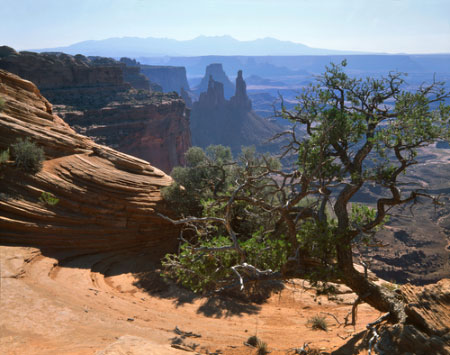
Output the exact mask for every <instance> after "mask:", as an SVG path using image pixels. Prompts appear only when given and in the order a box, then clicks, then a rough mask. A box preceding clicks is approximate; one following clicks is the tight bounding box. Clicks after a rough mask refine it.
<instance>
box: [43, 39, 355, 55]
mask: <svg viewBox="0 0 450 355" xmlns="http://www.w3.org/2000/svg"><path fill="white" fill-rule="evenodd" d="M36 50H37V51H39V52H64V53H68V54H84V55H99V56H107V57H160V56H205V55H245V56H266V55H281V56H285V55H333V54H357V53H358V52H352V51H337V50H330V49H322V48H312V47H308V46H306V45H303V44H300V43H293V42H289V41H280V40H277V39H275V38H263V39H257V40H253V41H238V40H237V39H234V38H233V37H231V36H216V37H207V36H200V37H197V38H194V39H192V40H187V41H177V40H174V39H168V38H152V37H148V38H138V37H124V38H109V39H104V40H98V41H84V42H79V43H75V44H72V45H70V46H67V47H55V48H44V49H36Z"/></svg>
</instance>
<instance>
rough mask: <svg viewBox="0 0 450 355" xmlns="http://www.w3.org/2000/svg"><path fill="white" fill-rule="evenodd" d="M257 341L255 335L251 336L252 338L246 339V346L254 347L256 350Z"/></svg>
mask: <svg viewBox="0 0 450 355" xmlns="http://www.w3.org/2000/svg"><path fill="white" fill-rule="evenodd" d="M259 341H260V340H259V338H258V337H257V336H256V335H252V336H250V337H248V339H247V344H248V345H251V346H254V347H255V348H256V346H257V345H258V342H259Z"/></svg>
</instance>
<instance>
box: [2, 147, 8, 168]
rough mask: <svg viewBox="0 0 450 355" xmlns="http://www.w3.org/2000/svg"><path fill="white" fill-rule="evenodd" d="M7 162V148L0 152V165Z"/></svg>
mask: <svg viewBox="0 0 450 355" xmlns="http://www.w3.org/2000/svg"><path fill="white" fill-rule="evenodd" d="M8 160H9V148H8V149H6V150H4V151H3V152H0V165H1V164H3V163H6V162H7V161H8Z"/></svg>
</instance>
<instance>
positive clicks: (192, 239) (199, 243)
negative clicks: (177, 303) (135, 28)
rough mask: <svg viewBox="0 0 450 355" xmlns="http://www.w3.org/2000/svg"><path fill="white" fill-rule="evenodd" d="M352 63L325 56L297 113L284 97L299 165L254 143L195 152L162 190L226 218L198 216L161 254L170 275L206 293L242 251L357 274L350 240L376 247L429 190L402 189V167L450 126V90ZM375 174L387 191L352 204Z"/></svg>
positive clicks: (177, 201)
mask: <svg viewBox="0 0 450 355" xmlns="http://www.w3.org/2000/svg"><path fill="white" fill-rule="evenodd" d="M346 64H347V63H346V62H345V61H343V62H342V63H341V64H340V65H335V64H331V65H330V67H327V68H326V71H325V73H324V74H323V75H322V76H320V77H318V79H317V83H316V84H314V85H310V86H309V87H308V88H306V89H305V90H304V91H303V92H302V93H301V94H300V95H299V96H298V100H299V104H298V105H297V106H296V108H295V110H294V111H293V112H288V111H287V110H286V109H285V108H284V107H282V111H281V115H282V116H283V117H285V118H287V119H289V120H290V121H291V122H294V123H296V124H298V125H301V126H302V127H303V128H304V130H303V131H302V132H304V134H303V135H302V136H301V138H299V137H297V136H296V134H294V133H291V134H290V135H289V136H288V138H289V139H290V140H289V142H288V144H287V145H286V148H285V149H286V150H285V151H283V152H281V153H282V154H281V155H282V156H286V155H287V154H289V153H291V154H292V153H293V154H294V156H296V158H297V159H296V162H295V164H294V165H293V166H291V167H289V166H285V167H281V165H280V162H279V160H278V159H277V158H275V157H272V156H269V155H258V154H256V152H255V149H254V148H244V149H243V150H242V153H241V154H240V156H239V157H238V159H237V160H236V161H233V160H232V156H231V152H230V150H229V149H228V148H225V147H223V146H212V147H208V149H207V150H206V151H203V150H202V149H200V148H197V147H194V148H191V149H190V150H189V151H188V152H187V154H186V166H185V167H177V168H175V169H174V170H173V172H172V176H173V177H174V180H175V183H174V184H173V185H172V186H170V187H168V188H167V189H165V190H164V191H163V196H164V198H165V199H166V201H167V202H168V204H169V205H170V206H171V207H172V209H173V210H175V211H176V212H177V213H178V215H179V216H197V217H200V216H203V217H215V218H216V220H215V222H217V218H220V219H221V220H220V221H222V222H223V223H218V224H215V222H214V224H213V223H203V222H202V224H199V223H191V224H190V225H188V226H187V228H189V229H190V231H191V234H190V235H189V237H187V238H186V239H187V240H186V239H185V240H184V241H183V244H182V245H181V247H180V253H179V254H178V255H167V256H166V258H165V259H164V261H163V265H164V267H165V270H164V275H165V276H166V277H170V278H174V279H176V280H178V281H179V282H180V283H182V284H183V285H184V286H186V287H188V288H190V289H192V290H194V291H197V292H200V291H205V290H206V291H207V290H213V289H222V288H223V286H225V285H230V284H232V283H233V281H234V282H235V281H236V275H235V274H234V272H233V270H232V267H233V266H236V265H243V263H244V262H245V263H247V264H250V265H253V266H254V267H256V268H259V269H262V270H268V269H271V270H273V271H276V270H283V272H285V273H286V274H289V272H290V271H291V270H290V268H291V265H292V267H298V266H299V265H300V264H301V262H302V261H303V260H307V261H309V260H310V259H313V261H314V262H313V263H312V264H313V265H320V267H319V268H317V269H315V270H313V271H311V273H310V275H309V276H310V278H311V280H312V281H313V282H316V281H319V280H329V278H330V277H336V276H339V277H340V278H341V279H342V280H344V281H346V278H347V277H349V278H351V277H352V275H353V274H352V273H348V272H347V273H345V271H346V270H347V271H348V270H349V269H351V268H352V267H353V261H352V246H353V245H354V244H359V243H361V242H362V243H365V244H366V246H370V244H371V243H369V242H370V238H371V237H372V235H373V234H374V233H375V232H376V231H378V230H379V229H380V228H382V227H383V225H384V224H385V223H386V222H387V219H388V213H389V211H390V210H391V208H392V207H394V206H397V205H402V204H405V203H410V202H414V201H415V200H416V198H417V196H419V194H420V196H423V193H421V192H420V191H412V192H411V191H408V192H402V191H401V189H400V185H401V181H399V177H401V175H403V174H405V173H407V171H408V168H409V167H410V166H412V165H414V164H416V163H417V160H416V158H417V155H418V153H419V152H420V150H419V149H420V148H422V147H425V146H427V145H429V144H431V143H434V142H435V141H436V140H438V139H448V138H449V137H450V133H449V125H450V122H449V118H450V106H447V105H445V104H443V102H444V100H445V99H447V98H448V97H450V93H448V92H445V91H444V86H443V84H442V83H436V82H434V83H432V84H431V85H429V86H426V85H423V86H422V87H421V88H420V89H418V90H417V91H416V92H408V91H405V90H404V89H403V83H404V79H403V78H404V75H403V74H401V73H390V74H389V75H388V76H387V77H382V78H377V79H375V78H367V79H359V78H353V77H349V76H348V75H347V74H346V73H345V71H344V68H345V66H346ZM436 104H439V106H438V107H437V109H431V107H432V106H431V105H433V106H435V105H436ZM294 132H296V131H294ZM369 185H370V186H376V187H377V188H378V189H380V190H381V191H383V192H382V193H383V195H382V197H381V196H380V197H379V198H378V199H377V200H376V201H374V202H375V203H374V206H376V208H370V207H369V206H367V205H364V204H356V203H352V199H353V198H354V196H355V194H356V193H358V191H360V190H361V188H363V187H364V188H365V187H367V186H369ZM197 222H198V221H197ZM235 241H236V243H235ZM294 271H295V270H294ZM294 274H295V272H294ZM243 276H244V278H245V277H246V275H243ZM247 276H248V275H247ZM278 276H279V275H278ZM347 281H348V280H347ZM348 284H350V285H353V286H354V285H355V283H354V282H353V283H352V282H349V283H348ZM353 286H352V287H353ZM319 320H320V319H319ZM319 329H324V330H326V323H325V326H322V328H320V327H319Z"/></svg>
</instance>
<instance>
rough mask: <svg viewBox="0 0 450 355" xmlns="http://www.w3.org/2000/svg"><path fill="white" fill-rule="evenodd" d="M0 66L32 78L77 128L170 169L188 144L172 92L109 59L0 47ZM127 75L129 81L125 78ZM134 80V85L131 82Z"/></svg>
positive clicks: (180, 106)
mask: <svg viewBox="0 0 450 355" xmlns="http://www.w3.org/2000/svg"><path fill="white" fill-rule="evenodd" d="M0 68H1V69H4V70H7V71H9V72H12V73H15V74H17V75H20V76H22V77H23V78H25V79H27V80H30V81H32V82H34V83H35V84H36V85H37V86H38V88H39V89H40V90H41V92H42V93H43V95H45V96H46V97H47V98H48V99H49V100H50V101H52V103H53V104H54V110H55V112H57V113H58V114H59V115H60V116H61V117H62V118H63V119H64V120H65V121H66V122H67V123H69V124H70V125H71V126H72V127H73V128H74V129H75V130H76V131H77V132H79V133H83V134H85V135H88V136H90V137H91V138H92V139H94V140H95V141H96V142H98V143H102V144H106V145H108V146H110V147H113V148H115V149H117V150H119V151H121V152H124V153H130V154H133V155H135V156H137V157H139V158H142V159H145V160H147V161H149V162H150V163H151V164H153V165H154V166H157V167H158V168H160V169H162V170H164V171H165V172H170V171H171V169H172V168H173V167H174V166H176V165H182V164H183V162H184V153H185V151H186V150H187V149H188V148H189V147H190V145H191V137H190V129H189V110H187V109H186V106H185V103H184V101H183V99H182V98H180V97H179V96H178V95H177V94H175V93H172V94H163V93H161V92H156V91H151V89H152V87H153V89H155V88H156V89H158V88H159V87H158V86H155V85H154V84H151V82H150V81H149V80H148V79H147V78H146V77H145V76H144V75H143V74H142V73H141V72H140V71H139V67H132V66H126V65H125V63H122V62H117V61H115V60H113V59H109V58H102V57H92V58H87V57H84V56H82V55H75V56H70V55H67V54H63V53H44V54H37V53H32V52H20V53H18V52H16V51H14V50H13V49H12V48H9V47H6V46H3V47H1V48H0ZM125 79H127V80H129V82H127V81H125ZM133 85H134V87H133Z"/></svg>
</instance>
